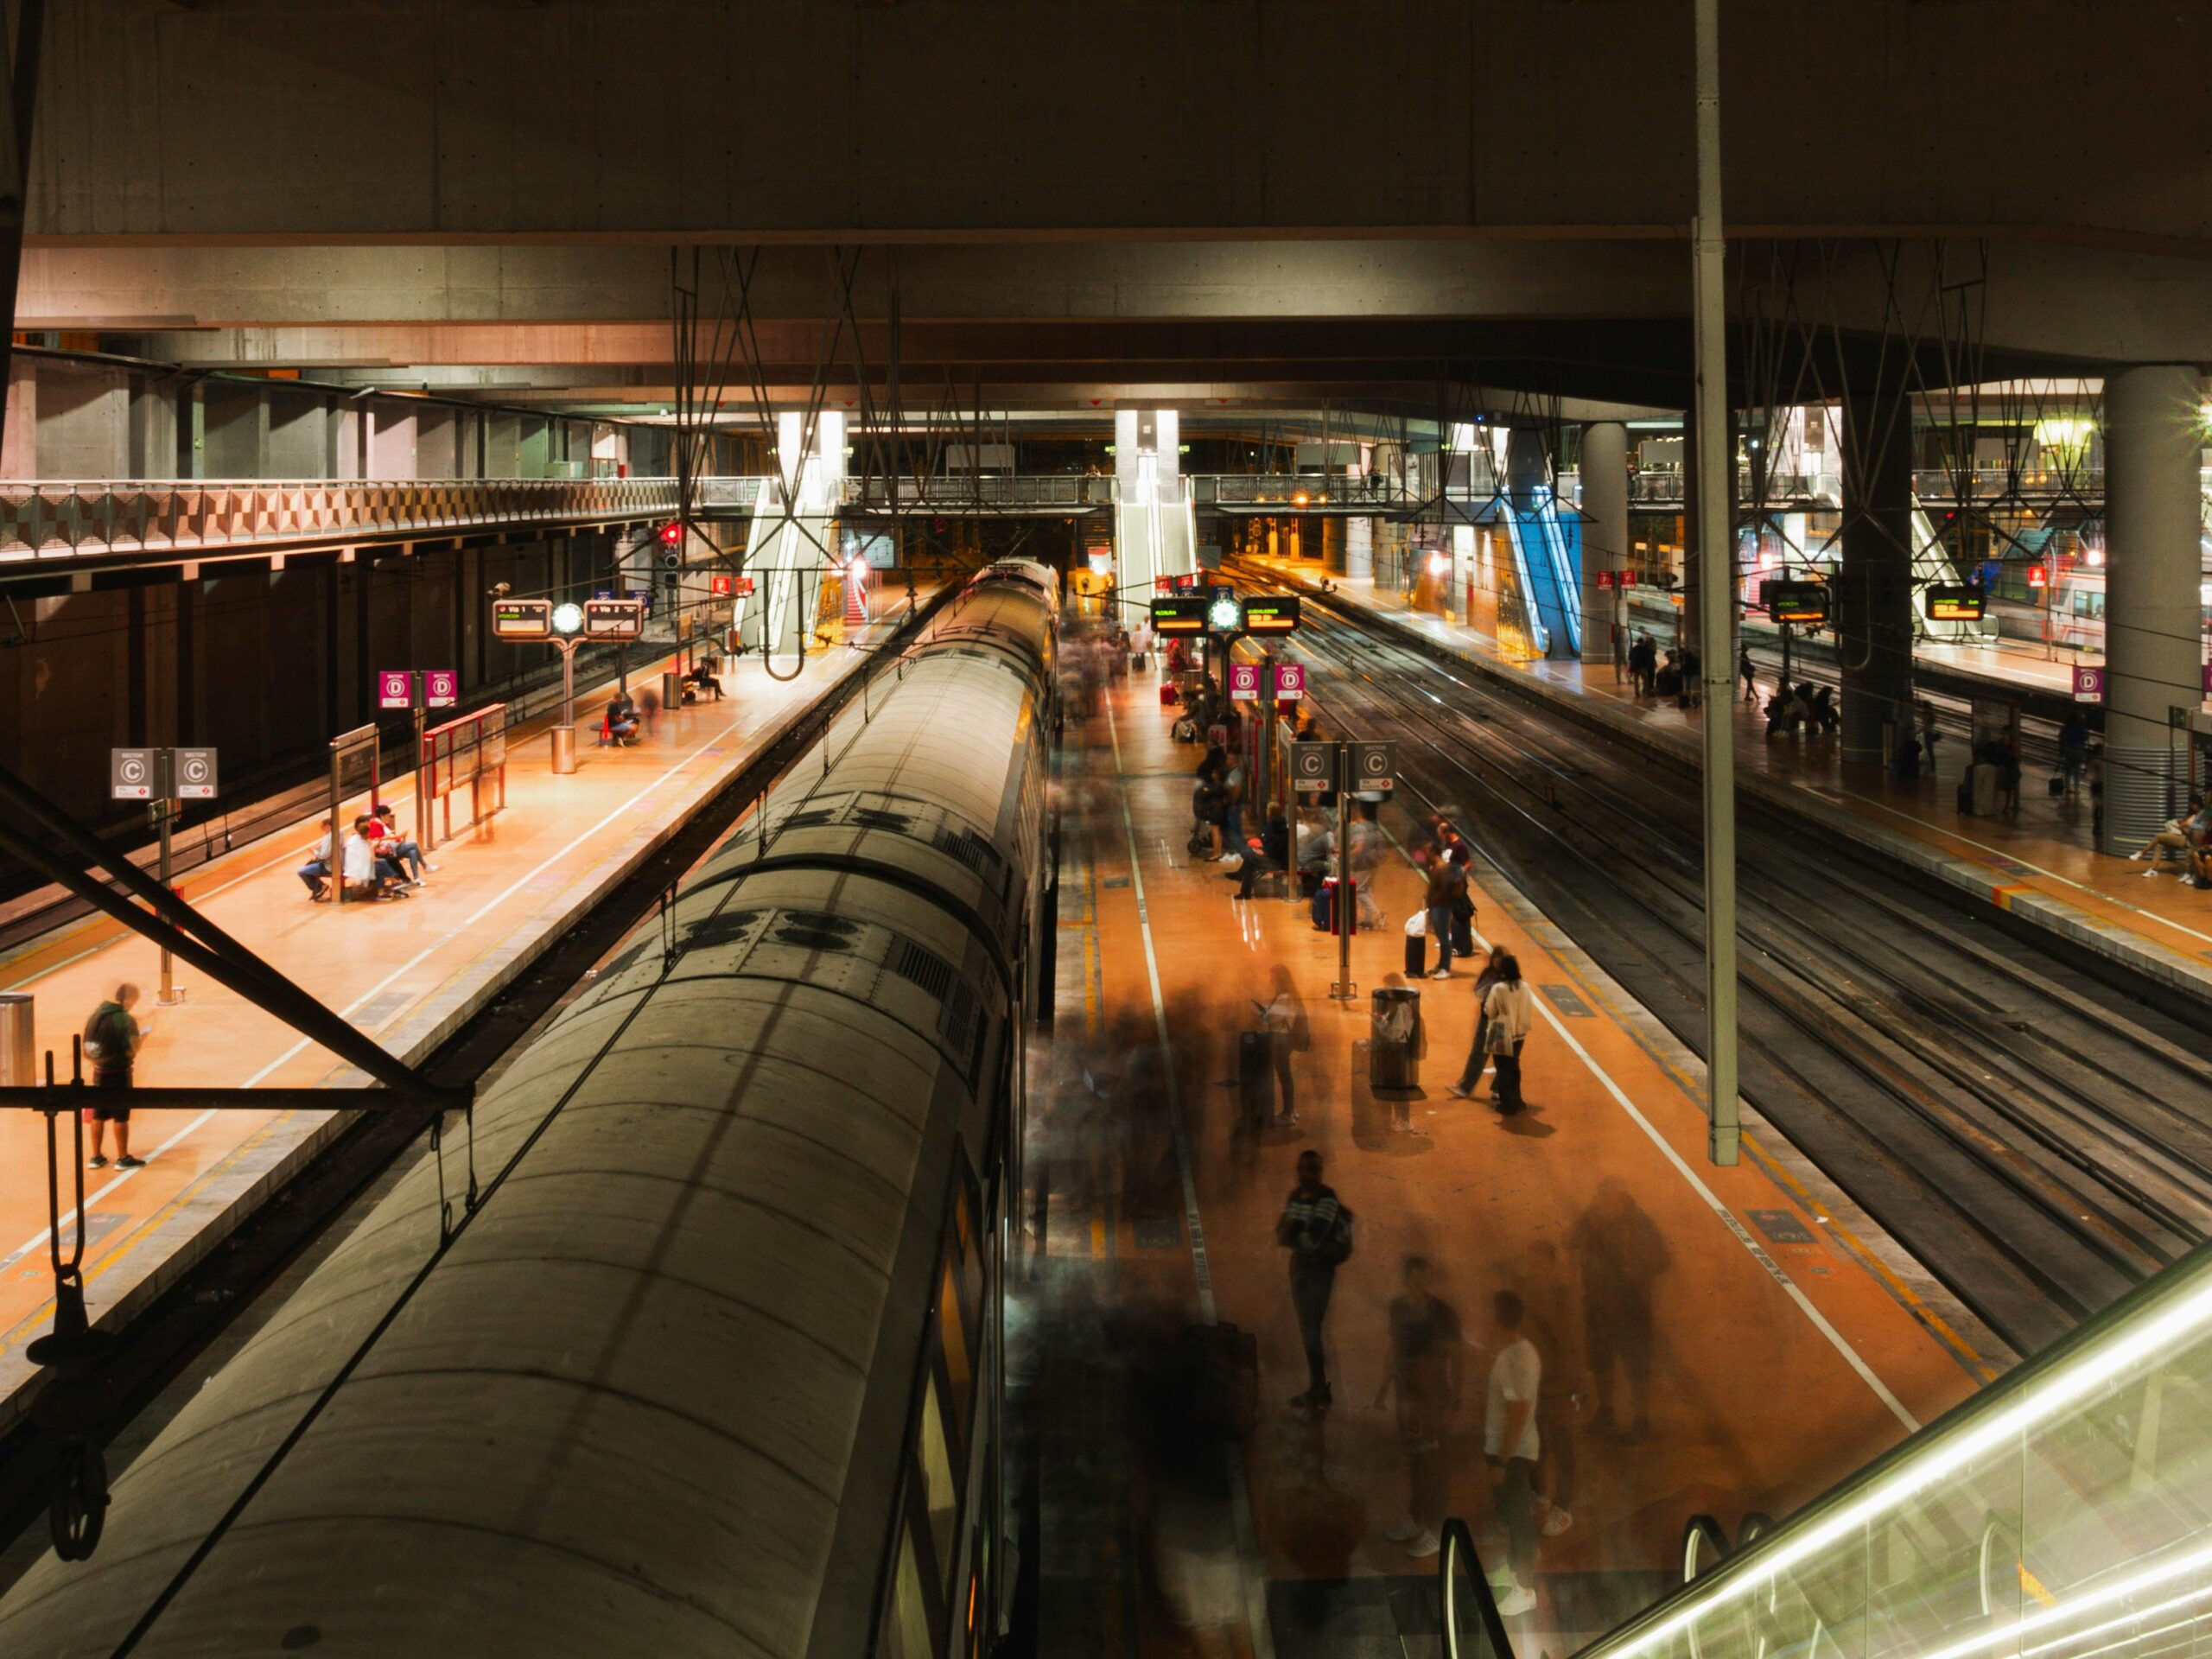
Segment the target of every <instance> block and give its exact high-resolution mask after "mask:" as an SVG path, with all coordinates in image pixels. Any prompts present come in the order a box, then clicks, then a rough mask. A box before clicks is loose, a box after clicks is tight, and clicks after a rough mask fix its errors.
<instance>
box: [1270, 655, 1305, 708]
mask: <svg viewBox="0 0 2212 1659" xmlns="http://www.w3.org/2000/svg"><path fill="white" fill-rule="evenodd" d="M1305 696H1306V664H1303V663H1277V664H1275V701H1276V702H1300V701H1301V700H1302V699H1303V698H1304V697H1305Z"/></svg>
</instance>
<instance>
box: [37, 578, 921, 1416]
mask: <svg viewBox="0 0 2212 1659" xmlns="http://www.w3.org/2000/svg"><path fill="white" fill-rule="evenodd" d="M903 613H904V612H903V606H902V607H901V609H900V612H899V614H900V615H903ZM893 620H896V619H895V618H893V619H891V620H887V621H886V622H884V623H882V624H880V625H877V626H874V627H872V628H871V629H870V631H869V634H868V636H865V637H864V638H874V637H880V635H881V633H883V632H887V631H888V629H889V628H890V627H891V626H892V624H893ZM865 661H866V653H865V652H864V651H861V650H853V649H849V648H848V647H847V646H845V645H837V646H833V647H832V648H831V649H830V650H829V652H827V653H825V654H824V655H823V656H820V657H818V658H815V659H813V660H812V661H811V662H810V664H809V665H808V668H807V670H806V671H805V672H804V674H803V675H802V676H801V677H799V678H798V679H797V680H795V681H791V682H788V683H786V682H779V681H778V680H775V679H772V678H771V677H769V676H768V675H767V674H766V672H765V671H763V670H762V668H761V667H760V664H759V663H758V662H757V661H754V660H752V659H742V660H739V661H734V662H726V663H725V664H723V669H722V675H721V681H722V685H723V687H724V689H725V691H726V692H727V696H726V697H725V699H724V700H723V701H721V702H714V701H712V700H709V701H707V702H702V703H700V704H697V705H695V706H694V707H692V708H689V709H679V710H677V711H676V712H675V713H674V714H672V715H671V714H663V715H661V716H660V718H659V721H658V730H656V731H655V732H653V733H652V734H650V736H649V737H647V738H646V740H645V741H642V742H640V743H639V745H638V746H636V747H627V748H623V747H609V748H602V747H596V746H595V744H594V734H593V732H592V731H591V730H590V729H588V722H591V723H595V722H596V720H597V717H598V713H599V710H600V709H601V705H603V703H604V702H605V701H606V698H607V695H608V694H609V692H610V691H611V690H612V688H613V682H611V681H609V682H607V683H605V684H601V685H597V686H594V687H592V688H591V689H590V690H588V691H584V690H580V691H579V693H578V695H577V698H576V720H577V728H578V729H577V755H576V760H577V764H576V770H575V772H574V773H573V774H571V775H569V776H568V777H556V776H554V775H553V772H552V771H551V758H550V738H549V736H548V733H549V732H550V728H551V726H552V724H553V721H552V718H551V717H550V716H549V717H548V718H546V719H545V720H543V721H535V722H532V723H531V724H530V725H528V726H525V727H524V728H520V729H519V730H518V731H516V732H514V733H512V734H510V739H509V751H508V761H507V768H506V779H507V791H506V807H505V810H503V811H500V812H499V813H497V814H496V815H495V816H493V817H491V818H490V819H489V820H488V821H486V823H481V824H478V825H475V826H474V827H471V828H467V829H461V828H460V827H459V821H460V819H461V817H463V816H464V814H463V813H462V812H461V810H458V807H457V810H456V811H455V815H454V816H455V821H456V829H455V834H454V838H453V840H451V841H450V842H440V844H439V845H438V846H437V847H436V849H435V851H433V852H432V853H431V854H430V861H431V862H432V863H433V864H434V865H435V867H436V868H435V870H433V871H432V872H431V873H430V874H429V880H428V882H427V884H426V885H425V886H424V887H421V888H419V889H417V890H416V892H414V893H412V894H411V895H410V897H408V898H405V899H386V900H383V901H379V902H373V903H359V904H353V903H349V904H346V905H344V906H337V905H333V904H320V905H318V904H315V903H312V902H311V901H310V900H309V898H308V890H307V888H306V887H305V886H304V884H303V883H302V881H301V880H300V879H299V877H298V876H297V875H296V874H295V872H296V870H297V869H298V868H299V867H300V866H301V865H302V863H304V862H305V861H306V858H307V853H308V849H309V848H310V847H311V846H313V845H314V844H315V842H316V841H317V839H318V838H319V836H320V833H321V831H320V820H319V819H317V820H315V821H313V822H310V823H302V825H301V826H300V827H299V829H298V830H297V832H296V833H295V834H291V835H283V836H270V837H267V838H265V839H264V840H262V841H259V842H256V843H254V844H253V845H251V846H250V847H245V848H242V849H238V850H237V851H235V852H233V853H232V854H230V855H226V856H225V857H222V858H220V859H218V860H216V861H213V862H211V863H209V864H207V866H205V867H203V868H200V869H199V870H195V871H194V872H193V873H192V874H191V875H189V876H188V878H187V879H186V880H185V881H184V882H183V884H182V886H183V891H184V896H185V898H186V899H188V901H189V902H190V903H191V904H192V905H193V906H195V907H196V908H198V909H199V910H200V911H201V912H204V913H205V914H206V915H207V916H208V917H210V918H212V919H213V921H214V922H215V923H216V924H217V925H219V926H221V927H222V928H224V929H225V930H226V931H228V932H229V933H230V934H231V935H232V937H233V938H237V939H238V941H239V942H240V943H241V944H245V945H246V946H247V947H248V948H250V949H251V950H254V951H256V952H257V953H258V954H259V955H260V956H261V957H263V959H264V960H265V961H267V962H269V963H271V964H272V965H273V966H274V967H276V968H277V969H278V970H279V971H280V972H282V973H283V974H285V975H287V976H289V977H290V978H291V979H292V981H293V982H295V983H296V984H298V985H301V986H302V987H304V988H306V989H307V990H308V991H309V992H310V993H312V994H313V995H315V996H317V997H319V998H320V999H321V1001H323V1003H324V1004H325V1005H326V1006H327V1007H331V1008H334V1009H335V1010H336V1011H337V1012H338V1013H339V1014H340V1015H341V1016H343V1017H344V1018H345V1019H346V1020H350V1021H352V1022H353V1024H354V1025H355V1026H357V1027H359V1028H360V1029H361V1030H362V1031H364V1032H365V1033H368V1034H369V1035H371V1036H372V1037H374V1038H375V1039H377V1040H378V1042H380V1043H382V1044H383V1045H384V1046H385V1048H386V1049H388V1050H390V1051H391V1052H393V1053H395V1054H397V1055H400V1056H401V1057H403V1058H407V1059H410V1060H415V1059H418V1058H422V1057H423V1056H424V1055H426V1054H428V1053H429V1052H430V1050H432V1049H433V1048H434V1047H435V1046H436V1045H437V1044H438V1043H439V1042H440V1041H442V1039H444V1037H445V1036H446V1035H448V1033H450V1032H451V1031H452V1030H453V1029H454V1028H455V1027H457V1026H458V1025H460V1024H461V1022H462V1021H463V1020H466V1019H467V1018H468V1017H469V1016H470V1015H471V1014H474V1012H475V1011H476V1010H477V1009H478V1008H480V1007H482V1006H483V1005H484V1003H485V1002H486V1001H488V1000H489V999H490V998H491V997H492V996H493V995H494V994H495V993H496V992H497V991H498V990H499V988H501V987H503V986H504V985H505V984H507V983H509V982H511V981H512V980H513V979H514V978H515V977H516V976H518V974H519V973H521V972H522V971H523V969H524V968H526V967H527V966H528V964H529V963H531V961H532V960H534V959H535V958H536V957H537V955H538V954H539V953H540V951H541V950H542V949H543V946H544V945H545V944H547V943H548V942H549V941H550V940H551V939H553V938H557V937H558V936H559V934H560V933H561V932H562V931H563V930H564V929H566V928H567V927H568V926H569V925H572V924H573V923H574V922H575V919H576V918H579V917H580V916H582V914H584V913H585V912H587V911H588V910H589V909H590V908H591V906H593V904H594V903H595V902H596V901H597V900H598V899H600V898H601V897H602V896H603V895H604V894H605V893H607V892H608V891H610V890H611V889H612V888H613V887H614V886H615V885H616V884H617V883H619V882H620V880H622V879H623V878H624V877H625V876H626V874H627V873H628V872H629V871H630V870H632V868H635V867H636V865H637V864H638V863H639V861H641V860H643V859H644V858H645V857H646V856H647V855H649V854H650V853H651V852H652V849H654V848H656V847H657V846H658V845H659V844H660V843H661V842H663V841H664V840H665V838H666V837H667V836H670V835H671V834H672V833H674V831H675V830H676V829H677V827H678V826H680V824H681V823H683V821H684V819H685V818H687V817H689V816H690V813H691V811H692V810H694V809H695V808H696V806H697V805H698V804H700V803H701V802H702V801H703V800H705V799H706V798H708V797H709V796H710V795H712V794H713V793H714V792H715V790H716V789H718V788H719V787H720V786H721V784H722V783H723V782H724V781H725V780H726V779H728V777H729V776H730V774H731V773H733V772H736V771H738V770H739V769H740V768H741V767H742V766H744V765H745V764H746V763H747V761H748V760H750V759H751V758H752V756H753V755H754V754H756V753H759V752H760V750H761V749H762V748H763V747H766V745H767V743H768V742H769V741H772V738H773V736H774V735H775V734H776V733H777V732H778V731H779V730H780V729H782V728H783V727H784V726H785V724H787V723H788V721H791V719H793V718H795V717H796V716H797V715H798V713H799V712H800V711H801V710H802V709H804V707H805V705H807V704H808V703H810V702H812V701H813V700H814V699H815V698H816V697H817V696H819V695H821V693H822V692H823V690H824V689H825V688H826V687H827V686H828V685H829V684H831V683H835V681H836V680H837V679H841V678H842V677H844V676H846V675H847V674H849V673H850V672H851V671H854V670H855V669H856V668H857V667H858V666H860V665H861V664H862V663H863V662H865ZM662 666H663V664H662V663H660V662H658V661H648V662H645V663H644V664H640V665H639V668H638V669H637V670H635V671H633V672H632V686H633V689H634V688H636V687H639V686H643V685H645V684H649V683H657V682H656V681H655V679H654V676H657V675H658V671H660V669H661V667H662ZM382 794H383V797H384V798H385V801H386V802H387V803H389V804H392V805H393V806H395V807H396V808H397V810H398V812H399V816H400V818H401V820H402V822H403V823H404V825H406V826H408V827H410V831H411V827H412V826H413V825H414V823H416V811H415V804H414V799H413V783H412V779H394V780H392V782H391V785H388V786H386V787H385V789H384V790H383V791H382ZM465 801H466V797H465V796H464V797H463V798H462V803H463V804H465ZM354 810H359V805H358V804H357V803H350V802H349V803H348V805H347V811H348V812H349V813H351V812H352V811H354ZM158 961H159V956H158V952H157V950H156V947H155V946H154V945H153V944H150V943H149V942H148V941H147V940H146V939H144V938H142V937H140V936H139V935H137V934H136V933H132V932H130V931H126V930H124V929H123V928H121V927H120V926H118V925H115V924H113V923H111V922H110V921H108V920H107V919H106V918H93V919H89V920H86V921H83V922H79V923H76V924H73V925H69V926H67V927H64V928H62V929H59V930H57V931H55V932H54V933H53V934H50V935H48V936H47V937H45V938H41V939H37V940H34V941H31V942H29V944H25V945H23V946H22V947H20V948H19V949H17V950H15V951H14V952H12V953H10V955H9V956H8V957H6V958H5V959H4V960H0V990H11V991H27V992H29V993H30V994H31V995H33V996H35V998H36V999H37V1002H36V1020H37V1041H38V1045H39V1047H40V1049H41V1052H43V1051H45V1050H48V1049H51V1050H53V1051H54V1052H55V1054H56V1057H57V1058H56V1069H57V1073H58V1075H60V1076H63V1077H66V1076H67V1072H68V1064H69V1062H68V1053H69V1039H70V1038H71V1036H72V1035H73V1033H76V1032H78V1031H79V1030H80V1029H82V1027H83V1026H84V1023H85V1020H86V1017H87V1016H88V1015H89V1014H90V1013H91V1012H92V1008H93V1007H94V1006H95V1005H96V1004H97V1003H98V1002H99V1001H100V1000H101V999H102V998H103V997H105V996H106V995H109V994H111V992H112V991H113V990H114V988H115V987H116V985H117V984H118V982H122V981H130V982H134V983H136V984H137V986H138V987H139V988H140V990H141V996H140V1001H139V1002H138V1004H137V1007H136V1009H135V1010H134V1013H135V1014H136V1015H137V1019H138V1020H139V1022H140V1023H141V1025H142V1026H144V1027H149V1028H150V1029H149V1032H148V1034H147V1036H146V1038H145V1039H144V1046H143V1049H142V1050H141V1051H140V1053H139V1056H138V1062H137V1068H136V1078H137V1082H138V1083H140V1084H146V1085H163V1086H204V1087H211V1088H226V1089H238V1088H252V1087H255V1086H257V1085H261V1084H269V1085H270V1086H292V1087H302V1088H306V1087H314V1086H316V1085H318V1084H325V1083H338V1082H353V1083H359V1082H361V1081H364V1079H362V1078H361V1077H359V1074H358V1073H354V1072H352V1071H351V1070H350V1068H347V1067H345V1066H342V1065H339V1064H338V1063H336V1062H335V1061H334V1059H333V1058H332V1056H331V1055H330V1053H329V1052H327V1051H326V1050H325V1049H323V1048H322V1047H321V1046H320V1045H318V1044H315V1043H314V1042H311V1041H309V1040H308V1039H304V1038H302V1037H301V1036H299V1035H298V1034H297V1033H295V1032H294V1031H292V1029H291V1028H290V1027H288V1026H286V1025H284V1024H283V1023H282V1022H281V1021H279V1020H277V1019H276V1018H275V1017H274V1016H273V1015H270V1014H266V1013H264V1012H263V1011H262V1010H261V1009H259V1008H258V1007H255V1006H253V1005H252V1004H251V1003H249V1002H247V1001H245V999H243V998H241V997H239V996H238V995H236V994H234V993H232V992H231V991H228V990H226V989H225V988H222V987H221V986H219V985H217V984H214V983H213V982H209V981H207V979H206V978H205V977H204V976H201V975H200V974H198V973H196V972H194V971H193V970H191V969H188V968H186V967H184V966H183V965H182V964H181V963H180V964H179V965H178V967H177V970H176V976H175V979H176V983H177V985H178V987H179V988H181V990H182V991H183V992H184V993H185V996H184V1000H183V1001H180V1002H178V1003H176V1004H175V1005H174V1006H171V1007H159V1006H157V1001H156V986H157V985H158V983H159V977H160V976H159V968H158ZM334 1116H335V1115H334V1114H332V1113H327V1112H315V1111H280V1112H260V1111H247V1110H223V1111H215V1110H212V1109H211V1110H207V1111H201V1112H197V1113H191V1112H184V1111H144V1112H140V1113H137V1114H136V1115H135V1116H134V1118H133V1121H132V1122H131V1124H130V1137H131V1149H132V1150H133V1151H134V1152H135V1153H137V1154H138V1155H139V1156H141V1157H143V1158H144V1159H145V1160H147V1163H146V1166H145V1167H144V1168H143V1169H137V1170H118V1169H115V1168H113V1167H112V1166H111V1167H108V1168H105V1169H101V1170H96V1171H93V1170H88V1171H87V1172H86V1191H85V1222H86V1241H87V1242H86V1257H85V1264H84V1266H85V1279H86V1293H87V1297H86V1299H87V1301H88V1304H89V1308H90V1312H91V1313H92V1318H93V1319H94V1321H95V1322H96V1323H99V1324H103V1325H109V1326H112V1325H115V1324H117V1323H119V1322H120V1321H121V1320H122V1319H125V1318H127V1317H128V1316H129V1314H130V1312H131V1311H132V1310H133V1309H134V1308H136V1307H137V1306H141V1305H143V1302H144V1301H145V1300H149V1299H150V1298H151V1296H153V1295H154V1294H157V1293H158V1292H159V1291H160V1290H161V1289H162V1287H165V1286H166V1285H168V1283H169V1282H170V1281H172V1280H173V1279H174V1278H175V1276H176V1274H179V1273H180V1272H181V1271H182V1270H183V1268H185V1267H187V1266H188V1265H189V1264H190V1263H191V1262H193V1261H194V1260H196V1259H198V1257H199V1256H200V1255H201V1254H203V1253H204V1252H205V1251H206V1250H207V1249H208V1248H210V1247H211V1246H212V1245H213V1243H215V1242H216V1241H217V1240H219V1238H220V1237H221V1236H222V1235H223V1234H224V1233H225V1232H226V1231H227V1230H229V1228H230V1226H231V1224H232V1223H233V1221H234V1220H235V1219H236V1217H238V1215H240V1214H241V1213H242V1212H243V1211H245V1210H246V1209H248V1208H250V1207H251V1204H252V1203H253V1202H254V1201H255V1200H256V1199H257V1198H258V1197H259V1196H260V1195H261V1194H262V1193H263V1192H265V1191H266V1190H267V1189H269V1188H270V1186H271V1185H274V1184H276V1183H278V1182H281V1181H282V1180H283V1179H284V1178H285V1177H286V1175H288V1174H289V1172H290V1171H291V1170H292V1169H294V1168H296V1166H298V1164H299V1163H300V1162H301V1161H302V1160H304V1158H305V1157H306V1156H307V1155H308V1154H309V1153H311V1152H312V1151H313V1150H314V1149H315V1147H316V1146H318V1145H320V1144H321V1141H322V1140H323V1139H324V1138H326V1137H327V1135H328V1134H329V1133H331V1132H332V1131H333V1129H334V1127H335V1123H334ZM86 1132H87V1144H88V1147H89V1135H90V1129H89V1126H87V1131H86ZM67 1133H68V1131H67V1127H66V1126H65V1127H64V1130H63V1134H64V1136H65V1140H64V1145H65V1147H66V1146H67V1140H66V1136H67ZM107 1150H108V1154H109V1155H110V1156H111V1157H112V1156H113V1155H114V1153H115V1148H114V1147H113V1146H112V1145H110V1146H109V1147H108V1148H107ZM68 1179H69V1178H68V1173H67V1169H66V1168H65V1170H64V1172H63V1176H62V1180H63V1186H62V1192H63V1195H64V1197H63V1206H64V1217H63V1230H62V1236H63V1240H64V1243H65V1245H66V1244H67V1243H68V1242H69V1241H70V1240H71V1238H72V1236H73V1231H74V1221H75V1211H74V1209H73V1205H71V1202H70V1197H69V1185H68ZM46 1183H47V1156H46V1141H45V1127H44V1123H43V1121H42V1120H41V1118H39V1117H38V1116H36V1115H35V1114H33V1113H29V1112H10V1113H0V1419H4V1418H5V1417H6V1416H9V1415H12V1414H13V1413H14V1412H15V1411H16V1410H17V1409H20V1408H21V1407H22V1404H24V1403H25V1402H26V1401H27V1400H28V1398H29V1395H31V1394H32V1393H34V1392H35V1390H33V1389H27V1388H26V1387H25V1386H24V1385H25V1384H26V1383H29V1382H30V1381H31V1380H32V1379H33V1378H34V1377H35V1376H36V1370H35V1367H33V1366H32V1365H30V1364H29V1362H28V1361H26V1360H25V1359H24V1357H23V1349H24V1347H25V1345H26V1344H28V1343H29V1342H30V1341H31V1340H32V1339H34V1338H37V1337H39V1336H41V1335H42V1334H43V1333H44V1332H45V1331H46V1329H47V1328H48V1324H49V1322H50V1320H51V1319H52V1315H53V1274H52V1271H51V1268H50V1265H49V1262H48V1211H47V1185H46Z"/></svg>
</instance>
